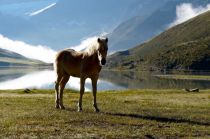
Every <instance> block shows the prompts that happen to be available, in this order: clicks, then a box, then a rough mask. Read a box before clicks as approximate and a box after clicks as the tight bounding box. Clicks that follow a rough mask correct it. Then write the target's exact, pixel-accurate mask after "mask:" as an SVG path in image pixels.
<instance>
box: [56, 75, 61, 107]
mask: <svg viewBox="0 0 210 139" xmlns="http://www.w3.org/2000/svg"><path fill="white" fill-rule="evenodd" d="M61 79H62V76H61V75H59V74H58V75H57V79H56V81H55V108H57V109H58V108H59V102H60V98H59V83H60V81H61Z"/></svg>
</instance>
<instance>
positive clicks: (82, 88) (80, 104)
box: [78, 77, 86, 112]
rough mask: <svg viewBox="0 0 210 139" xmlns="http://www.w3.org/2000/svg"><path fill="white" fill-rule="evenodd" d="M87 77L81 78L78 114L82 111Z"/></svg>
mask: <svg viewBox="0 0 210 139" xmlns="http://www.w3.org/2000/svg"><path fill="white" fill-rule="evenodd" d="M85 80H86V78H85V77H80V97H79V102H78V112H81V111H82V97H83V94H84V91H85Z"/></svg>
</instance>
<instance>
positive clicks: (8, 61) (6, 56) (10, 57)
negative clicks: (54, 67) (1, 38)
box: [0, 48, 46, 66]
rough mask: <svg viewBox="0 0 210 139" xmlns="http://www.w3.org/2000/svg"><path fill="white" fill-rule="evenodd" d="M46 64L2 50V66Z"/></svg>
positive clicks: (0, 60) (0, 53) (0, 63)
mask: <svg viewBox="0 0 210 139" xmlns="http://www.w3.org/2000/svg"><path fill="white" fill-rule="evenodd" d="M41 65H46V63H44V62H41V61H38V60H33V59H28V58H26V57H24V56H22V55H20V54H17V53H14V52H11V51H8V50H4V49H1V48H0V66H41Z"/></svg>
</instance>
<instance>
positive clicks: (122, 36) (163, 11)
mask: <svg viewBox="0 0 210 139" xmlns="http://www.w3.org/2000/svg"><path fill="white" fill-rule="evenodd" d="M156 2H157V3H158V2H159V3H162V4H163V5H162V6H161V7H159V8H158V9H157V10H155V11H154V12H153V13H152V14H151V15H150V16H148V17H147V18H145V19H144V18H142V17H141V16H136V17H133V18H131V19H129V20H127V21H125V22H123V23H122V24H120V25H119V26H118V27H117V28H116V29H115V30H114V31H113V32H112V33H111V34H110V35H109V38H110V50H111V51H117V50H126V49H129V48H132V47H133V46H136V45H138V44H140V43H143V42H145V41H147V40H149V39H151V38H152V37H154V36H155V35H158V34H159V33H160V32H163V31H164V30H165V29H166V28H167V27H168V26H169V24H170V23H172V22H173V21H174V20H175V17H176V7H177V6H178V5H180V4H183V3H191V4H192V5H193V6H195V7H198V6H206V4H208V3H210V0H205V1H200V0H169V1H161V2H160V1H156ZM154 4H156V3H155V2H154Z"/></svg>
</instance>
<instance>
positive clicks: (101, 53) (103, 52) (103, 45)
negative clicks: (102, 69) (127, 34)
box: [98, 38, 108, 65]
mask: <svg viewBox="0 0 210 139" xmlns="http://www.w3.org/2000/svg"><path fill="white" fill-rule="evenodd" d="M98 43H99V47H98V59H99V61H100V64H101V65H105V64H106V56H107V51H108V38H105V39H100V38H98Z"/></svg>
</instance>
